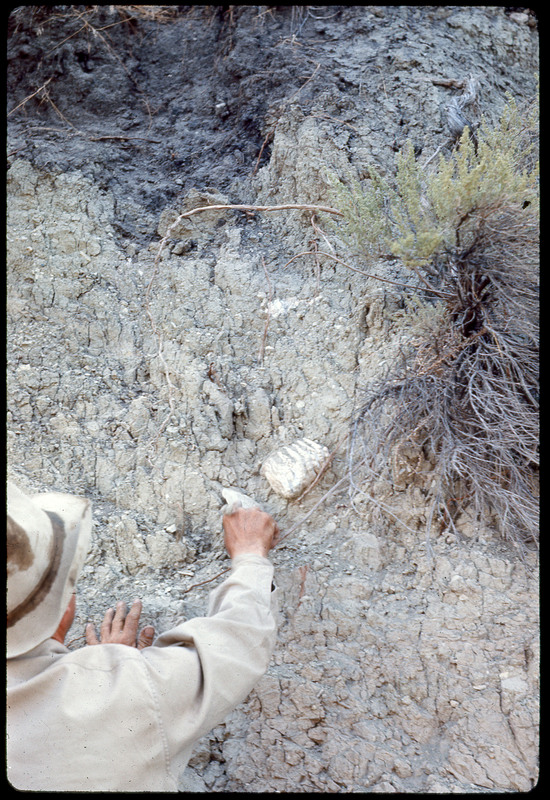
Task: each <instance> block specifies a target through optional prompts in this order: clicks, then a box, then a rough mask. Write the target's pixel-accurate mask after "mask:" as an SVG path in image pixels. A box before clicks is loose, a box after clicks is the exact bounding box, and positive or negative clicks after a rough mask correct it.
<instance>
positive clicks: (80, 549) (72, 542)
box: [6, 482, 92, 658]
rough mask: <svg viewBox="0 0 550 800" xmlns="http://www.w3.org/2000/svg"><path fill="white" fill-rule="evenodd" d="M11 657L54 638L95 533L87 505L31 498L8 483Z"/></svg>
mask: <svg viewBox="0 0 550 800" xmlns="http://www.w3.org/2000/svg"><path fill="white" fill-rule="evenodd" d="M7 495H8V509H7V510H8V520H7V542H6V543H7V572H8V580H7V611H8V614H7V634H6V643H7V655H8V658H14V657H15V656H19V655H21V654H23V653H26V652H28V651H29V650H32V648H33V647H36V645H38V644H40V642H43V641H45V640H46V639H48V638H50V636H52V635H53V634H54V633H55V631H56V630H57V627H58V625H59V623H60V622H61V618H62V617H63V614H64V613H65V610H66V609H67V606H68V604H69V601H70V599H71V595H72V594H73V592H74V590H75V585H76V581H77V578H78V575H79V573H80V570H81V568H82V565H83V563H84V559H85V558H86V554H87V552H88V548H89V546H90V537H91V530H92V509H91V503H90V501H89V500H86V499H84V498H81V497H75V496H74V495H71V494H63V493H61V492H47V493H44V494H32V495H28V494H25V493H24V492H22V491H21V490H20V489H19V488H18V487H17V486H16V485H15V484H14V483H11V482H9V483H8V492H7Z"/></svg>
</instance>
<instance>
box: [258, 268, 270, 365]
mask: <svg viewBox="0 0 550 800" xmlns="http://www.w3.org/2000/svg"><path fill="white" fill-rule="evenodd" d="M262 264H263V267H264V272H265V277H266V280H267V286H268V288H269V300H268V306H267V317H266V321H265V326H264V335H263V336H262V343H261V345H260V352H259V353H258V364H262V363H263V360H264V352H265V343H266V340H267V329H268V327H269V320H270V318H271V314H270V313H269V303H271V300H272V299H273V292H272V289H271V281H270V280H269V273H268V271H267V267H266V265H265V259H264V257H263V256H262Z"/></svg>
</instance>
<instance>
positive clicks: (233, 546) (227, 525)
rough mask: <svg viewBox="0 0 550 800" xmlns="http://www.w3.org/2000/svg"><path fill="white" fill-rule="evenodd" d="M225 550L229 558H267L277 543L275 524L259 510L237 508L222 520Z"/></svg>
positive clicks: (277, 529)
mask: <svg viewBox="0 0 550 800" xmlns="http://www.w3.org/2000/svg"><path fill="white" fill-rule="evenodd" d="M223 529H224V534H225V536H224V541H225V549H226V550H227V552H228V554H229V556H230V557H231V558H235V556H238V555H250V554H253V555H259V556H264V557H265V556H267V554H268V553H269V551H270V550H271V548H272V547H273V546H274V545H275V543H276V541H277V536H278V535H279V528H278V526H277V523H276V522H275V520H274V519H273V517H270V516H269V514H266V513H265V511H260V509H259V508H248V509H245V508H237V509H236V510H235V511H233V513H231V514H226V515H225V516H224V518H223Z"/></svg>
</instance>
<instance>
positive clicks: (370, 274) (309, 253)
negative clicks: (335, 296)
mask: <svg viewBox="0 0 550 800" xmlns="http://www.w3.org/2000/svg"><path fill="white" fill-rule="evenodd" d="M315 255H320V256H326V257H327V258H332V260H333V261H337V262H338V263H339V264H342V266H344V267H347V268H348V269H351V271H352V272H357V273H358V274H359V275H364V276H365V277H366V278H375V279H376V280H377V281H383V282H384V283H391V284H393V285H394V286H402V287H403V288H405V289H414V288H415V287H414V286H410V285H409V284H408V283H400V282H399V281H391V280H390V279H389V278H381V277H380V275H375V274H374V273H373V272H365V271H364V270H362V269H357V267H352V266H351V264H347V263H346V262H345V261H342V259H341V258H337V257H336V256H333V255H332V253H325V252H324V250H318V251H317V252H315V251H313V250H304V251H303V252H302V253H297V254H296V255H295V256H292V258H290V259H289V260H288V261H287V262H286V264H285V265H284V267H283V269H285V267H288V265H289V264H291V263H292V261H294V260H295V259H296V258H300V256H315ZM424 291H426V292H432V293H433V294H436V295H438V296H439V297H451V296H452V295H450V294H448V293H447V292H440V291H438V290H437V289H432V288H428V287H427V286H426V287H424Z"/></svg>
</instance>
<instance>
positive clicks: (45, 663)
mask: <svg viewBox="0 0 550 800" xmlns="http://www.w3.org/2000/svg"><path fill="white" fill-rule="evenodd" d="M223 527H224V541H225V546H226V549H227V552H228V554H229V556H230V557H231V559H232V567H231V572H230V574H229V577H228V578H227V579H226V580H225V581H224V582H223V583H222V584H221V585H220V586H218V588H216V589H215V590H213V591H212V592H211V594H210V600H209V609H208V615H207V616H206V617H204V618H196V619H191V620H189V621H187V622H184V623H182V624H180V625H177V626H175V627H174V628H172V629H171V630H169V631H167V632H166V633H163V634H161V635H160V636H158V637H157V638H156V640H155V641H153V638H154V630H153V629H152V628H151V627H150V626H146V627H145V628H144V629H143V630H142V631H141V633H140V635H139V639H138V642H137V646H136V637H137V631H138V626H139V617H140V613H141V603H140V601H134V603H133V605H132V607H131V609H130V611H129V612H128V614H127V615H126V613H125V604H124V603H118V604H117V607H116V609H109V610H108V611H107V613H106V614H105V617H104V620H103V623H102V625H101V628H100V640H98V638H97V636H96V633H95V631H94V628H93V626H90V625H88V626H87V629H86V639H87V642H88V646H85V647H83V648H80V649H79V650H73V651H69V650H68V649H67V648H66V647H65V645H64V644H63V642H64V638H65V635H66V633H67V631H68V630H69V628H70V626H71V624H72V621H73V618H74V610H75V594H74V591H75V585H76V580H77V577H78V574H79V572H80V569H81V566H82V564H83V562H84V559H85V556H86V552H87V549H88V546H89V540H90V531H91V509H90V503H89V501H87V500H82V499H80V498H76V497H73V496H72V495H67V494H59V493H47V494H37V495H32V496H29V495H27V494H24V493H23V492H21V491H20V490H19V489H18V488H17V487H16V486H15V485H13V484H8V526H7V570H8V620H7V624H8V627H7V650H8V727H7V730H8V750H7V755H8V758H7V764H8V778H9V780H10V782H11V784H12V785H13V786H14V787H15V788H16V789H20V790H50V791H79V790H80V791H86V790H87V791H96V792H99V791H141V792H145V791H147V792H151V791H158V792H170V791H178V782H177V779H178V775H181V773H182V771H183V770H184V768H185V766H186V765H187V762H188V760H189V757H190V755H191V752H192V749H193V746H194V744H195V742H196V741H197V739H199V738H200V737H201V736H203V735H204V734H205V733H207V732H208V731H209V730H210V729H211V728H213V727H214V726H215V725H217V724H218V723H220V722H222V721H223V719H224V718H225V717H226V716H227V714H228V713H229V712H230V711H231V710H232V709H234V708H235V707H236V706H237V705H238V704H239V703H241V702H242V701H243V700H244V699H245V697H246V696H247V695H248V693H249V692H250V691H251V689H252V688H253V686H254V685H255V684H256V682H257V681H258V679H259V678H260V677H261V676H262V674H263V673H264V672H265V670H266V669H267V666H268V663H269V658H270V656H271V653H272V650H273V647H274V643H275V635H276V623H275V618H274V611H275V606H274V604H275V599H274V598H275V595H276V591H275V590H273V584H272V577H273V566H272V564H271V563H270V561H269V560H268V559H267V557H266V556H267V554H268V552H269V550H270V548H271V547H272V546H273V544H274V543H275V540H276V537H277V533H278V529H277V525H276V523H275V522H274V520H273V519H272V518H271V517H270V516H269V515H268V514H265V513H264V512H262V511H260V510H258V509H249V510H245V509H243V508H238V509H237V510H235V511H233V512H232V513H230V514H227V515H226V516H225V517H224V521H223Z"/></svg>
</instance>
